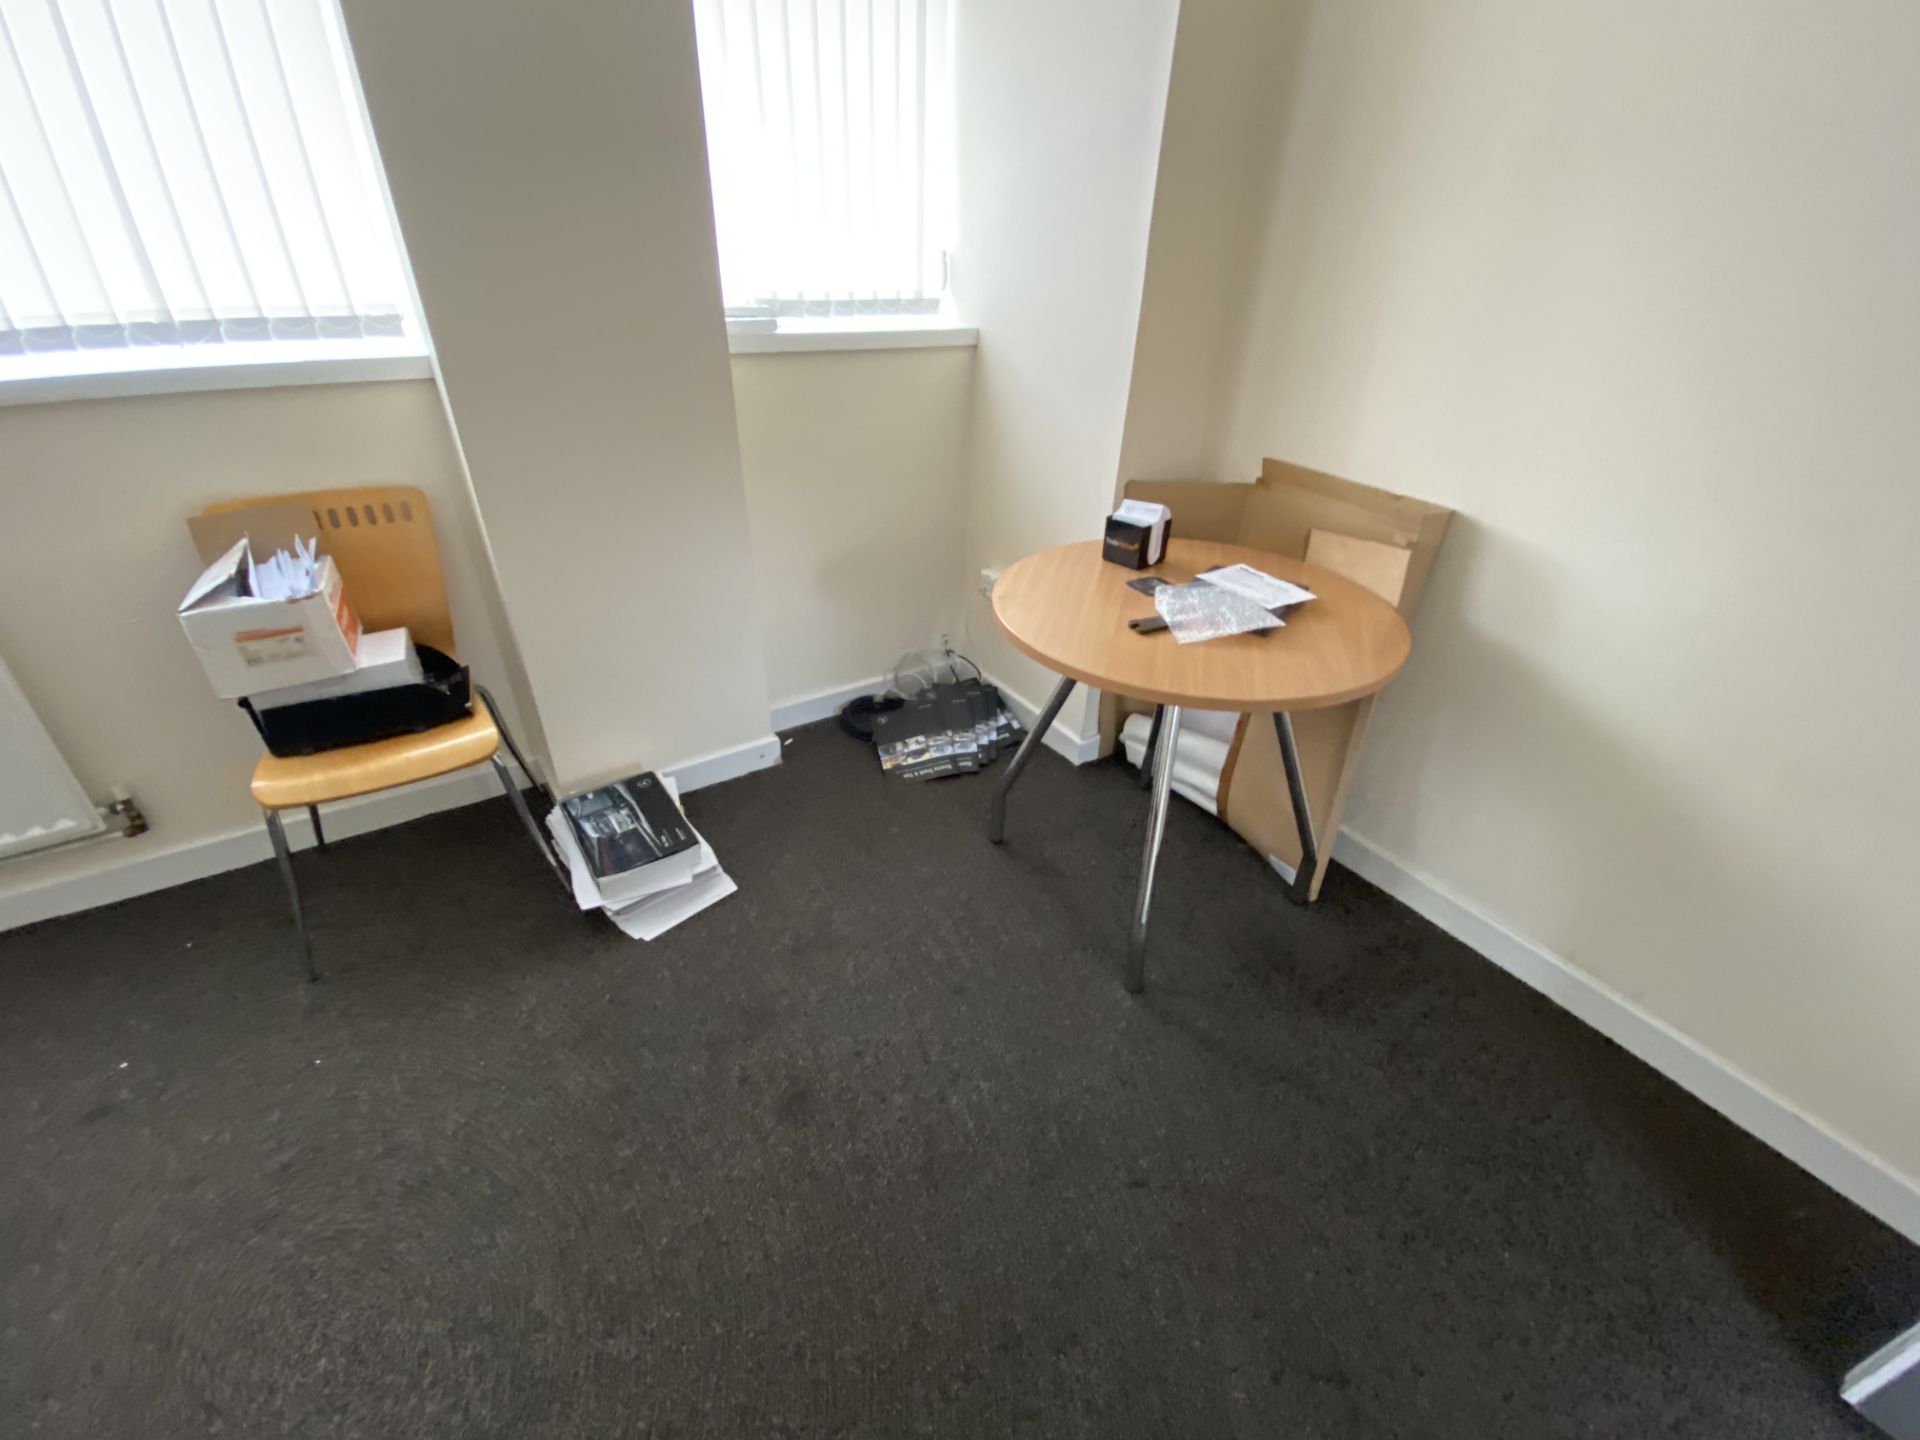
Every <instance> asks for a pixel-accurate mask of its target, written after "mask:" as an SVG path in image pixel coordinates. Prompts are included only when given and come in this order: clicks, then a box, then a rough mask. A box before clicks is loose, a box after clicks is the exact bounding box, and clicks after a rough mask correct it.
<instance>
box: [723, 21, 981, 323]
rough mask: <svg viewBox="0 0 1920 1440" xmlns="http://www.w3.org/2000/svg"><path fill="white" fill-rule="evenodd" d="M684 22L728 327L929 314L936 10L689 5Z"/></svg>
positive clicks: (940, 218) (935, 220)
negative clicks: (753, 320)
mask: <svg viewBox="0 0 1920 1440" xmlns="http://www.w3.org/2000/svg"><path fill="white" fill-rule="evenodd" d="M694 19H695V25H696V29H697V32H698V37H699V47H700V81H701V91H702V94H703V96H704V99H705V104H706V114H707V151H708V159H709V163H710V166H711V169H712V172H713V208H714V221H715V225H716V228H717V230H718V232H719V242H720V279H721V289H722V291H723V292H724V297H725V301H726V305H727V313H728V314H729V316H732V317H747V316H761V317H772V316H789V315H791V316H803V315H805V316H827V315H931V314H933V313H935V312H937V311H938V310H939V309H940V306H941V300H942V297H943V294H944V292H945V290H946V257H947V244H948V239H947V236H948V216H949V214H950V211H951V204H950V202H949V195H950V193H951V182H950V166H949V164H948V161H947V156H948V155H949V153H950V149H951V133H952V110H953V105H952V93H953V92H952V85H951V83H950V79H949V75H948V70H947V62H948V50H949V46H948V26H949V6H948V0H694Z"/></svg>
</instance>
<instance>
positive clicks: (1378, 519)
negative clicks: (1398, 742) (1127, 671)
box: [1100, 460, 1453, 895]
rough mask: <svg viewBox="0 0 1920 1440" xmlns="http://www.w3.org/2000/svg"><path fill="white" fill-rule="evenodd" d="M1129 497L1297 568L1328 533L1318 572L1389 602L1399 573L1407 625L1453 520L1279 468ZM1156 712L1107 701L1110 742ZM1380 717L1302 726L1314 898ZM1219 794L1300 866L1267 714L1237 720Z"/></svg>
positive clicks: (1232, 821) (1243, 828) (1310, 719)
mask: <svg viewBox="0 0 1920 1440" xmlns="http://www.w3.org/2000/svg"><path fill="white" fill-rule="evenodd" d="M1126 493H1127V495H1128V496H1129V497H1137V498H1139V499H1143V500H1158V501H1159V502H1160V503H1162V504H1164V505H1166V506H1168V507H1169V508H1171V509H1172V511H1173V533H1174V534H1176V535H1187V536H1191V537H1193V538H1196V539H1207V540H1223V541H1228V542H1231V543H1234V544H1240V545H1248V546H1252V547H1254V548H1256V549H1261V550H1271V551H1273V552H1275V553H1276V554H1280V555H1286V556H1290V557H1292V558H1295V559H1305V558H1307V549H1308V546H1309V544H1310V543H1311V537H1312V535H1313V534H1314V532H1316V531H1317V532H1325V534H1326V535H1327V536H1329V537H1331V539H1330V540H1322V541H1321V547H1322V551H1321V554H1320V556H1319V557H1318V558H1316V560H1315V562H1314V563H1323V564H1325V566H1326V568H1327V569H1330V570H1334V571H1337V572H1338V573H1340V574H1344V575H1347V576H1348V577H1349V578H1351V579H1354V580H1357V581H1359V582H1360V583H1361V584H1365V585H1368V586H1369V587H1370V588H1372V589H1374V590H1375V591H1376V593H1381V594H1385V593H1386V592H1385V590H1384V589H1383V588H1382V585H1383V584H1385V583H1390V580H1391V576H1390V573H1389V572H1390V571H1391V570H1392V569H1394V568H1399V569H1400V570H1401V578H1400V585H1399V594H1398V598H1397V599H1395V600H1394V604H1395V605H1396V607H1397V608H1398V609H1399V611H1400V613H1401V614H1402V615H1403V616H1406V617H1408V618H1409V619H1410V618H1411V617H1412V614H1413V611H1414V609H1415V608H1416V606H1417V605H1418V604H1419V601H1420V595H1421V592H1422V590H1423V589H1424V588H1425V586H1426V579H1427V575H1428V572H1429V571H1431V569H1432V568H1433V558H1434V555H1435V554H1436V553H1437V552H1438V550H1439V548H1440V542H1441V540H1442V539H1443V538H1445V536H1446V533H1447V525H1448V522H1449V521H1451V520H1452V518H1453V512H1452V511H1451V510H1448V509H1446V508H1445V507H1444V506H1440V505H1434V504H1430V503H1429V502H1427V501H1425V500H1419V499H1415V498H1414V497H1412V496H1409V495H1399V494H1395V493H1394V492H1393V491H1390V490H1381V489H1379V488H1377V487H1375V486H1372V485H1362V484H1360V483H1359V482H1358V481H1354V480H1345V479H1342V478H1341V477H1340V476H1338V475H1329V474H1326V473H1325V472H1324V471H1320V470H1309V469H1308V468H1306V467H1305V466H1303V465H1291V464H1288V463H1287V462H1286V461H1283V460H1267V461H1266V462H1264V464H1263V465H1262V466H1261V472H1260V478H1259V479H1258V480H1256V481H1254V482H1253V483H1252V484H1236V483H1226V484H1220V483H1214V482H1210V481H1147V482H1143V481H1131V482H1129V483H1128V485H1127V487H1126ZM1377 547H1392V548H1393V549H1395V550H1398V551H1402V552H1404V553H1405V557H1406V558H1405V560H1404V562H1396V561H1393V560H1392V559H1391V557H1382V556H1381V555H1380V554H1379V553H1378V548H1377ZM1336 561H1337V562H1340V563H1334V562H1336ZM1353 566H1357V567H1358V568H1350V567H1353ZM1389 598H1392V597H1389ZM1151 708H1152V707H1151V706H1149V705H1143V704H1142V703H1141V702H1139V701H1137V700H1132V699H1129V698H1128V697H1125V696H1106V697H1103V698H1102V702H1101V707H1100V722H1101V733H1102V735H1103V736H1105V737H1106V739H1107V742H1108V743H1109V744H1111V743H1112V739H1113V737H1114V735H1116V734H1117V733H1118V731H1119V727H1120V725H1121V723H1122V722H1123V720H1124V718H1125V716H1126V715H1127V714H1129V713H1131V712H1133V711H1136V710H1141V709H1148V710H1150V709H1151ZM1372 711H1373V701H1372V699H1371V697H1369V698H1368V699H1364V700H1356V701H1353V702H1351V703H1349V704H1346V705H1341V706H1336V707H1334V708H1332V709H1327V710H1315V711H1306V712H1302V713H1300V714H1298V715H1296V716H1295V717H1294V737H1295V739H1296V740H1297V742H1298V744H1299V749H1300V765H1301V770H1302V772H1303V778H1304V781H1305V784H1306V789H1307V803H1308V805H1309V807H1310V808H1311V809H1312V812H1313V819H1314V826H1315V833H1316V835H1317V836H1318V837H1319V844H1320V863H1319V866H1318V867H1317V870H1318V873H1316V874H1315V875H1314V877H1313V880H1312V888H1311V891H1310V893H1311V894H1314V895H1317V894H1318V893H1319V890H1320V883H1321V880H1322V879H1323V878H1324V877H1325V874H1326V867H1327V862H1328V859H1329V857H1330V856H1331V855H1332V853H1333V838H1334V836H1335V835H1337V834H1338V833H1339V830H1340V816H1341V811H1342V809H1343V808H1344V806H1345V802H1346V791H1347V784H1348V781H1349V780H1350V779H1351V777H1352V775H1353V767H1354V764H1355V762H1356V760H1357V759H1358V756H1359V748H1360V738H1361V736H1362V735H1363V734H1364V733H1365V730H1366V724H1367V719H1368V717H1369V716H1370V715H1371V714H1372ZM1220 792H1221V793H1220V802H1219V808H1220V814H1221V816H1222V817H1223V818H1225V820H1226V821H1227V823H1228V824H1229V825H1231V826H1232V827H1233V828H1234V830H1236V831H1237V832H1238V833H1239V834H1240V835H1241V836H1242V837H1243V838H1245V839H1246V840H1247V842H1248V843H1249V844H1251V845H1253V846H1254V847H1255V848H1256V849H1259V850H1261V851H1263V852H1264V853H1266V854H1269V855H1274V856H1277V857H1279V858H1280V859H1281V860H1283V861H1286V862H1287V863H1288V864H1295V865H1297V864H1298V862H1299V858H1300V843H1299V840H1298V838H1297V834H1296V830H1295V827H1294V823H1293V807H1292V804H1291V802H1290V801H1289V798H1288V795H1287V781H1286V772H1285V769H1284V767H1282V765H1281V763H1280V742H1279V741H1278V740H1277V739H1276V738H1275V737H1274V733H1273V724H1272V722H1271V721H1269V720H1267V719H1266V718H1265V717H1264V716H1262V717H1258V718H1257V719H1255V720H1254V721H1253V722H1251V723H1249V722H1248V721H1247V720H1246V719H1243V720H1242V721H1241V724H1240V727H1239V729H1238V730H1237V731H1236V732H1235V735H1234V741H1233V745H1232V747H1231V748H1230V749H1229V751H1228V755H1227V764H1226V768H1225V769H1224V770H1223V771H1222V772H1221V785H1220Z"/></svg>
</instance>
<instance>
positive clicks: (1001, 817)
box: [987, 680, 1075, 845]
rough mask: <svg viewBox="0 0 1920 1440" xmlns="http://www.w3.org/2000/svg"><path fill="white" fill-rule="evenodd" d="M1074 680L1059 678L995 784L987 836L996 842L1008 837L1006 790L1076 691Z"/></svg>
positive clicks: (988, 817) (1009, 787)
mask: <svg viewBox="0 0 1920 1440" xmlns="http://www.w3.org/2000/svg"><path fill="white" fill-rule="evenodd" d="M1074 684H1075V682H1074V681H1072V680H1062V681H1061V682H1060V685H1059V688H1057V689H1056V690H1055V691H1054V692H1053V698H1052V699H1051V700H1049V701H1047V708H1046V709H1044V710H1042V711H1041V712H1040V718H1039V719H1037V720H1035V721H1034V722H1033V729H1031V730H1029V731H1028V732H1027V738H1026V739H1025V740H1022V741H1021V742H1020V748H1019V749H1018V750H1017V751H1015V752H1014V756H1013V759H1012V760H1010V761H1008V762H1007V773H1006V774H1004V775H1002V776H1001V777H1000V783H999V784H997V785H995V786H994V787H993V805H992V808H991V809H989V810H988V812H987V839H989V840H991V841H992V842H993V843H994V844H996V845H998V844H1000V843H1001V841H1003V840H1005V839H1006V838H1007V792H1008V791H1009V790H1011V789H1012V788H1013V782H1014V781H1016V780H1018V779H1019V778H1020V772H1021V771H1022V770H1024V769H1026V768H1027V761H1029V760H1031V759H1032V758H1033V752H1034V750H1035V749H1036V748H1037V747H1038V746H1039V744H1040V737H1041V736H1043V735H1045V734H1046V733H1047V727H1048V726H1050V725H1051V724H1053V722H1054V720H1055V719H1056V718H1057V717H1058V716H1059V714H1060V707H1061V706H1062V705H1065V704H1066V703H1067V696H1069V695H1071V694H1072V693H1073V687H1074Z"/></svg>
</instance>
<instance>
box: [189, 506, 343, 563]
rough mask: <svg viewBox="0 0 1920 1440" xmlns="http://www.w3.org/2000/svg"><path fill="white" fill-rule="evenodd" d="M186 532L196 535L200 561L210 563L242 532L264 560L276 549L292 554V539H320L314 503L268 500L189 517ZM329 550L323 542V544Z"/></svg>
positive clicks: (194, 542) (195, 547) (195, 539)
mask: <svg viewBox="0 0 1920 1440" xmlns="http://www.w3.org/2000/svg"><path fill="white" fill-rule="evenodd" d="M187 533H188V534H190V535H191V536H193V548H194V549H195V550H197V551H199V552H200V563H201V564H202V565H211V564H212V563H213V562H214V561H216V560H218V559H219V558H220V557H221V556H222V555H224V554H226V552H227V551H228V550H230V549H231V548H233V542H234V541H236V540H238V539H239V538H240V537H241V536H242V535H244V536H246V537H247V539H248V540H249V542H250V543H251V544H252V546H253V557H254V559H256V560H265V559H266V558H267V557H268V556H269V555H271V554H273V552H274V551H276V550H285V551H286V552H287V553H288V554H292V553H293V539H294V537H295V536H296V535H297V536H299V537H300V539H302V540H318V539H320V538H321V535H320V522H319V520H318V519H317V518H316V517H315V516H314V513H313V507H312V506H311V505H288V504H280V503H268V504H262V505H247V506H243V507H242V508H240V509H236V510H223V511H221V512H220V513H219V514H216V515H194V516H191V517H189V518H188V520H187ZM320 548H321V549H322V550H325V549H326V546H325V545H324V544H322V545H321V547H320Z"/></svg>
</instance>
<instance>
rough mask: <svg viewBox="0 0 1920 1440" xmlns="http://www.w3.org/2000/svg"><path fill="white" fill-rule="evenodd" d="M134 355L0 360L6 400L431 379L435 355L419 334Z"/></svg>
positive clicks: (1, 398) (1, 395)
mask: <svg viewBox="0 0 1920 1440" xmlns="http://www.w3.org/2000/svg"><path fill="white" fill-rule="evenodd" d="M216 357H217V358H216ZM130 358H132V356H131V354H130V352H128V351H125V350H99V351H93V352H87V351H62V352H59V353H57V354H45V355H38V356H29V357H24V358H22V357H17V356H10V357H6V358H0V406H5V405H35V404H42V403H47V402H51V401H56V400H105V399H112V398H115V397H119V396H127V395H175V394H179V393H181V392H183V391H192V390H253V389H258V388H261V387H264V386H276V385H345V384H353V383H356V382H359V381H366V380H431V379H432V378H433V359H432V357H431V356H429V355H427V354H425V353H423V352H422V350H421V348H420V343H419V341H417V340H364V341H354V342H351V343H348V342H341V341H321V342H317V343H315V344H312V345H308V344H304V343H301V344H295V343H292V342H289V341H284V340H282V341H269V342H266V343H263V344H260V345H222V346H219V347H217V348H216V347H213V346H205V347H202V346H191V347H189V346H154V347H152V348H151V350H142V351H140V352H139V361H140V368H139V369H137V370H136V369H127V368H122V367H124V366H125V364H126V362H127V361H128V360H129V359H130Z"/></svg>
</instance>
